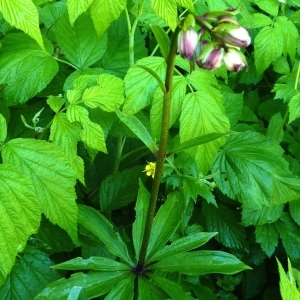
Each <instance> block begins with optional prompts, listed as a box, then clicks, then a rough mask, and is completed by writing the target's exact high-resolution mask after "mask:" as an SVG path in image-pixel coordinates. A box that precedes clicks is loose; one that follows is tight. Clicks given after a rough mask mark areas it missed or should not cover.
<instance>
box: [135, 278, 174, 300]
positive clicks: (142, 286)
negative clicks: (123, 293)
mask: <svg viewBox="0 0 300 300" xmlns="http://www.w3.org/2000/svg"><path fill="white" fill-rule="evenodd" d="M138 291H139V296H140V297H141V299H143V300H165V299H167V297H168V296H167V294H166V293H165V292H164V291H163V290H162V289H160V288H159V287H158V286H157V285H156V284H154V283H152V281H151V282H150V281H149V280H148V279H146V278H145V277H142V276H139V277H138Z"/></svg>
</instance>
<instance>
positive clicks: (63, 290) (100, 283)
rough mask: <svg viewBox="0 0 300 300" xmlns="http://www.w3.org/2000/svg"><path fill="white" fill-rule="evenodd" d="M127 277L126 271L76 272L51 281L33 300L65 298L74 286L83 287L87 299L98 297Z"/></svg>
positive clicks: (59, 299) (58, 299)
mask: <svg viewBox="0 0 300 300" xmlns="http://www.w3.org/2000/svg"><path fill="white" fill-rule="evenodd" d="M126 277H128V271H116V272H97V271H94V272H89V273H87V274H86V273H76V274H73V275H72V276H71V277H70V278H68V279H60V280H57V281H54V282H52V283H51V284H49V286H47V287H46V288H45V289H44V290H43V291H42V292H41V293H39V294H38V295H37V296H36V298H35V300H44V299H47V300H62V299H66V297H67V296H68V295H69V292H70V291H71V289H72V288H73V287H74V286H81V287H83V288H84V289H85V291H86V294H87V297H88V299H91V298H95V297H99V296H101V295H104V294H106V293H107V292H109V291H110V290H111V289H112V288H113V287H114V286H115V285H116V284H117V283H118V282H119V281H121V280H122V279H124V278H126Z"/></svg>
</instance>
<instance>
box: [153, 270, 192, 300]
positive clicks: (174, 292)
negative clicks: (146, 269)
mask: <svg viewBox="0 0 300 300" xmlns="http://www.w3.org/2000/svg"><path fill="white" fill-rule="evenodd" d="M149 277H150V278H151V279H153V280H154V282H155V283H156V284H157V285H158V286H159V287H160V288H162V289H163V290H164V291H165V292H166V293H167V294H168V295H169V296H170V297H171V299H174V300H191V299H194V298H193V297H191V296H189V295H188V294H187V293H186V292H185V291H184V290H183V288H182V286H181V285H179V284H178V283H176V282H174V281H171V280H169V279H166V278H164V277H161V276H158V275H155V274H151V273H150V274H149Z"/></svg>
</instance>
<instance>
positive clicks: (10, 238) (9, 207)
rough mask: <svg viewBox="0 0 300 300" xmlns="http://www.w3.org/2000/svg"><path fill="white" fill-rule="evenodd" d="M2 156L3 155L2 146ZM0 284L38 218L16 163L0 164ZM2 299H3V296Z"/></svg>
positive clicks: (32, 195) (31, 193)
mask: <svg viewBox="0 0 300 300" xmlns="http://www.w3.org/2000/svg"><path fill="white" fill-rule="evenodd" d="M2 157H3V158H4V157H5V154H4V149H3V153H2ZM0 203H1V206H0V214H1V218H0V227H1V232H0V248H1V249H2V250H1V254H0V286H1V285H2V284H3V283H4V280H5V277H6V276H7V274H8V273H9V271H10V269H11V267H12V266H13V264H14V261H15V257H16V255H17V254H18V252H19V251H22V250H23V249H24V247H25V245H26V241H27V239H28V237H29V236H30V235H31V234H33V233H35V232H37V230H38V227H39V222H40V218H41V212H40V207H39V203H38V201H37V198H36V195H35V193H34V188H33V186H32V183H31V182H30V181H29V180H28V179H27V178H26V177H25V176H24V174H22V172H21V171H20V170H18V169H17V168H16V167H15V166H12V165H10V164H7V163H4V164H1V165H0ZM3 299H4V298H3Z"/></svg>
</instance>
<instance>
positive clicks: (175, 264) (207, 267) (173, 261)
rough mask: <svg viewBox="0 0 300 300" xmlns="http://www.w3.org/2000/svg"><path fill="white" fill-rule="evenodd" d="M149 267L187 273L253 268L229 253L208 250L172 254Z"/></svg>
mask: <svg viewBox="0 0 300 300" xmlns="http://www.w3.org/2000/svg"><path fill="white" fill-rule="evenodd" d="M148 268H149V269H150V270H161V271H164V272H180V273H181V274H187V275H205V274H211V273H223V274H235V273H237V272H240V271H243V270H247V269H251V268H250V267H248V266H247V265H245V264H244V263H242V262H241V261H240V260H238V259H237V258H236V257H235V256H233V255H231V254H229V253H226V252H221V251H207V250H201V251H193V252H187V253H180V254H175V255H170V256H169V257H167V258H165V259H162V260H160V261H158V262H157V263H155V264H153V265H150V266H149V267H148Z"/></svg>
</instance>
